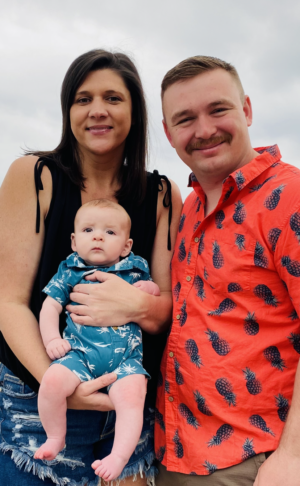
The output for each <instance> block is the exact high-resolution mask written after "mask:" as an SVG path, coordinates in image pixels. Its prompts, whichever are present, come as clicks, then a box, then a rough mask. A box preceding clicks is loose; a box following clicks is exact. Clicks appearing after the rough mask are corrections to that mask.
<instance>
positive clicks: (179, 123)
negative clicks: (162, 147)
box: [177, 117, 192, 125]
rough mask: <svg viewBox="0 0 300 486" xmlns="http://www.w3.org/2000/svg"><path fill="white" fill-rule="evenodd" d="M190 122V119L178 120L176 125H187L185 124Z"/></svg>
mask: <svg viewBox="0 0 300 486" xmlns="http://www.w3.org/2000/svg"><path fill="white" fill-rule="evenodd" d="M191 120H192V117H189V118H183V119H182V120H179V122H178V123H177V125H182V124H183V123H187V122H189V121H191Z"/></svg>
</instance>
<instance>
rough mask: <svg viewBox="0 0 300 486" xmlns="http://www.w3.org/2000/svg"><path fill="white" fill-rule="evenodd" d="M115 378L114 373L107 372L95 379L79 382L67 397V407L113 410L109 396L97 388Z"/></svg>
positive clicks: (100, 410) (99, 410) (108, 383)
mask: <svg viewBox="0 0 300 486" xmlns="http://www.w3.org/2000/svg"><path fill="white" fill-rule="evenodd" d="M116 379H117V375H116V373H109V374H107V375H103V376H100V377H99V378H96V379H95V380H91V381H86V382H84V383H81V384H80V385H79V386H78V387H77V388H76V390H75V392H74V393H73V395H71V396H70V397H68V399H67V401H68V408H72V409H73V410H97V411H98V412H109V411H110V410H114V406H113V404H112V401H111V399H110V398H109V396H108V395H107V394H106V393H101V392H99V391H98V390H101V388H104V387H106V386H108V385H110V384H111V383H114V381H116Z"/></svg>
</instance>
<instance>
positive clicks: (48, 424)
mask: <svg viewBox="0 0 300 486" xmlns="http://www.w3.org/2000/svg"><path fill="white" fill-rule="evenodd" d="M79 384H80V380H79V378H78V377H77V376H76V375H75V374H74V373H73V372H72V371H71V370H69V369H68V368H66V367H65V366H63V365H61V364H54V365H52V366H50V368H48V370H47V371H46V373H45V374H44V376H43V379H42V383H41V386H40V391H39V396H38V408H39V415H40V419H41V422H42V424H43V427H44V429H45V432H46V434H47V440H46V442H45V443H44V444H43V445H42V446H41V447H40V448H39V449H38V450H37V451H36V453H35V454H34V457H35V459H47V461H52V460H53V459H54V458H55V457H56V456H57V454H58V453H59V452H60V451H61V450H62V449H63V448H64V445H65V437H66V430H67V419H66V412H67V397H69V396H70V395H72V393H73V392H74V391H75V389H76V388H77V386H78V385H79Z"/></svg>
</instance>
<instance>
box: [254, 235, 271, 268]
mask: <svg viewBox="0 0 300 486" xmlns="http://www.w3.org/2000/svg"><path fill="white" fill-rule="evenodd" d="M264 251H265V249H264V247H263V246H261V244H260V243H259V242H258V241H257V242H256V245H255V252H254V265H255V266H256V267H262V268H268V264H269V262H268V258H267V257H266V256H265V255H264Z"/></svg>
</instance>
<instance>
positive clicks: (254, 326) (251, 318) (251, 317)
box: [244, 312, 259, 336]
mask: <svg viewBox="0 0 300 486" xmlns="http://www.w3.org/2000/svg"><path fill="white" fill-rule="evenodd" d="M244 329H245V333H246V334H248V335H249V336H255V335H256V334H257V333H258V331H259V324H258V322H257V321H256V319H255V313H254V312H252V313H251V312H248V314H247V317H246V319H245V321H244Z"/></svg>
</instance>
